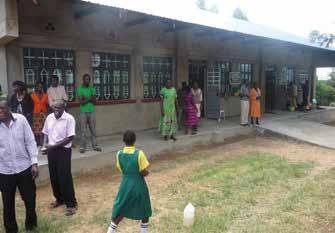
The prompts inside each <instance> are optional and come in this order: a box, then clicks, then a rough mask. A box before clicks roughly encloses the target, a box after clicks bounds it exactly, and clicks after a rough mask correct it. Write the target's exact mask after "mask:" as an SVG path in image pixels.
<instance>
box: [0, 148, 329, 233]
mask: <svg viewBox="0 0 335 233" xmlns="http://www.w3.org/2000/svg"><path fill="white" fill-rule="evenodd" d="M214 159H215V158H214V157H206V156H202V155H201V154H200V153H199V154H197V155H196V156H192V157H181V158H177V159H176V160H166V161H163V162H160V163H159V164H157V165H156V166H155V172H156V174H157V173H161V172H165V171H166V170H167V169H170V170H171V169H174V168H177V169H178V167H179V166H180V165H182V164H186V163H187V162H189V161H190V160H198V161H199V162H200V164H202V165H200V166H195V168H194V170H193V171H191V172H190V173H186V174H185V175H184V176H181V177H179V178H178V179H176V180H175V181H174V182H173V183H172V184H170V185H169V186H168V187H167V188H166V189H165V190H164V189H162V190H159V192H158V193H156V195H157V196H156V197H155V198H160V196H162V197H169V198H168V201H167V202H166V204H164V208H166V209H165V210H164V211H163V210H162V209H161V208H157V206H155V203H153V208H154V216H153V218H152V220H151V226H150V232H153V233H154V232H155V233H174V232H185V233H191V232H192V233H198V232H199V233H200V232H201V233H203V232H206V233H222V232H228V233H244V232H245V233H269V232H271V233H282V232H285V233H291V232H292V233H309V232H313V233H314V232H320V233H323V232H324V233H326V232H328V233H329V232H335V208H334V206H335V192H334V190H335V168H334V169H331V170H328V171H324V172H321V173H319V174H316V175H313V174H315V172H314V170H313V168H314V167H315V166H317V165H316V164H312V163H292V162H290V161H288V160H286V159H284V158H282V157H280V156H277V155H273V154H268V153H261V152H255V153H251V154H246V155H242V156H238V157H232V158H230V159H227V158H220V159H219V160H214ZM216 159H218V157H216ZM312 171H313V172H312ZM101 182H102V181H101ZM188 202H191V203H192V204H193V205H194V206H195V207H196V222H195V225H194V226H193V227H192V228H185V227H183V225H182V216H183V208H184V207H185V206H186V204H187V203H188ZM17 209H18V210H17V211H18V212H20V216H19V217H18V218H19V219H18V221H19V224H20V227H21V228H22V226H23V225H24V219H23V215H22V213H24V208H23V206H22V203H21V204H18V208H17ZM110 215H111V206H101V208H98V209H97V210H96V211H95V213H94V214H93V215H92V216H85V218H76V219H72V218H66V217H59V216H43V215H42V214H39V215H38V216H39V228H38V231H35V233H42V232H43V233H63V232H69V231H70V229H71V228H73V227H76V226H80V225H83V224H84V225H86V224H87V225H88V226H92V227H93V228H94V229H101V232H104V231H105V230H106V229H105V228H106V224H108V223H109V221H110ZM158 216H159V217H158ZM1 227H2V226H0V232H3V229H2V228H1ZM137 227H138V226H137V224H136V225H135V224H134V228H131V230H130V231H127V232H134V231H135V230H136V231H137V230H138V228H137ZM121 229H122V227H121V228H120V231H121V232H122V230H121ZM132 230H134V231H132ZM20 232H24V231H23V229H21V231H20Z"/></svg>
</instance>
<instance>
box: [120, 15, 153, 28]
mask: <svg viewBox="0 0 335 233" xmlns="http://www.w3.org/2000/svg"><path fill="white" fill-rule="evenodd" d="M154 19H155V18H154V17H148V16H144V17H141V18H138V19H134V20H131V21H128V22H126V23H125V26H126V27H127V28H129V27H133V26H136V25H139V24H145V23H149V22H151V21H153V20H154Z"/></svg>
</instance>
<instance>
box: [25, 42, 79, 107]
mask: <svg viewBox="0 0 335 233" xmlns="http://www.w3.org/2000/svg"><path fill="white" fill-rule="evenodd" d="M23 61H24V77H25V82H26V83H27V86H28V88H29V90H30V91H32V90H33V88H34V86H35V84H36V82H38V81H42V82H43V83H44V85H45V88H47V87H49V85H50V75H52V74H54V75H57V76H58V77H59V80H60V84H61V85H64V86H65V89H66V92H67V95H68V97H69V101H74V100H75V91H74V90H75V59H74V51H72V50H60V49H44V48H24V49H23Z"/></svg>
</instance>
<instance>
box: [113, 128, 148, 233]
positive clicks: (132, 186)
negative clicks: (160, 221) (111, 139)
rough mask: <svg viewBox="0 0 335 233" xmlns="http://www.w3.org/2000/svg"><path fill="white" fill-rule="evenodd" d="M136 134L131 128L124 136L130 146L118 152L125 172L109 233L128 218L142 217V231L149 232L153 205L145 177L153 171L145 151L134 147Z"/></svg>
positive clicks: (121, 169)
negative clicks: (149, 167)
mask: <svg viewBox="0 0 335 233" xmlns="http://www.w3.org/2000/svg"><path fill="white" fill-rule="evenodd" d="M135 141H136V135H135V133H134V132H133V131H127V132H125V133H124V135H123V142H124V143H125V144H126V146H125V147H124V148H123V150H120V151H119V152H118V153H117V155H116V161H117V168H118V169H119V170H120V172H121V173H122V181H121V184H120V188H119V192H118V194H117V196H116V199H115V201H114V206H113V213H112V222H111V224H110V226H109V228H108V231H107V233H113V232H115V231H116V228H117V226H118V224H119V223H120V222H121V220H122V219H123V218H124V217H125V218H129V219H133V220H142V223H141V228H140V233H145V232H146V231H147V228H148V224H149V217H151V214H152V211H151V204H150V196H149V190H148V187H147V184H146V182H145V179H144V177H145V176H147V175H148V174H149V171H148V170H147V168H148V166H149V162H148V160H147V158H146V156H145V154H144V153H143V151H141V150H138V149H136V148H135V147H134V144H135Z"/></svg>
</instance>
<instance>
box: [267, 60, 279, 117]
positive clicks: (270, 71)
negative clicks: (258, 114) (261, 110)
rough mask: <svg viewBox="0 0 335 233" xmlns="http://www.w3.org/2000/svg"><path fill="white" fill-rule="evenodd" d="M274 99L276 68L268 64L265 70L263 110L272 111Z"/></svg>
mask: <svg viewBox="0 0 335 233" xmlns="http://www.w3.org/2000/svg"><path fill="white" fill-rule="evenodd" d="M275 99H276V69H275V67H273V66H269V67H267V68H266V70H265V111H266V112H272V111H273V110H274V108H275Z"/></svg>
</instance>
